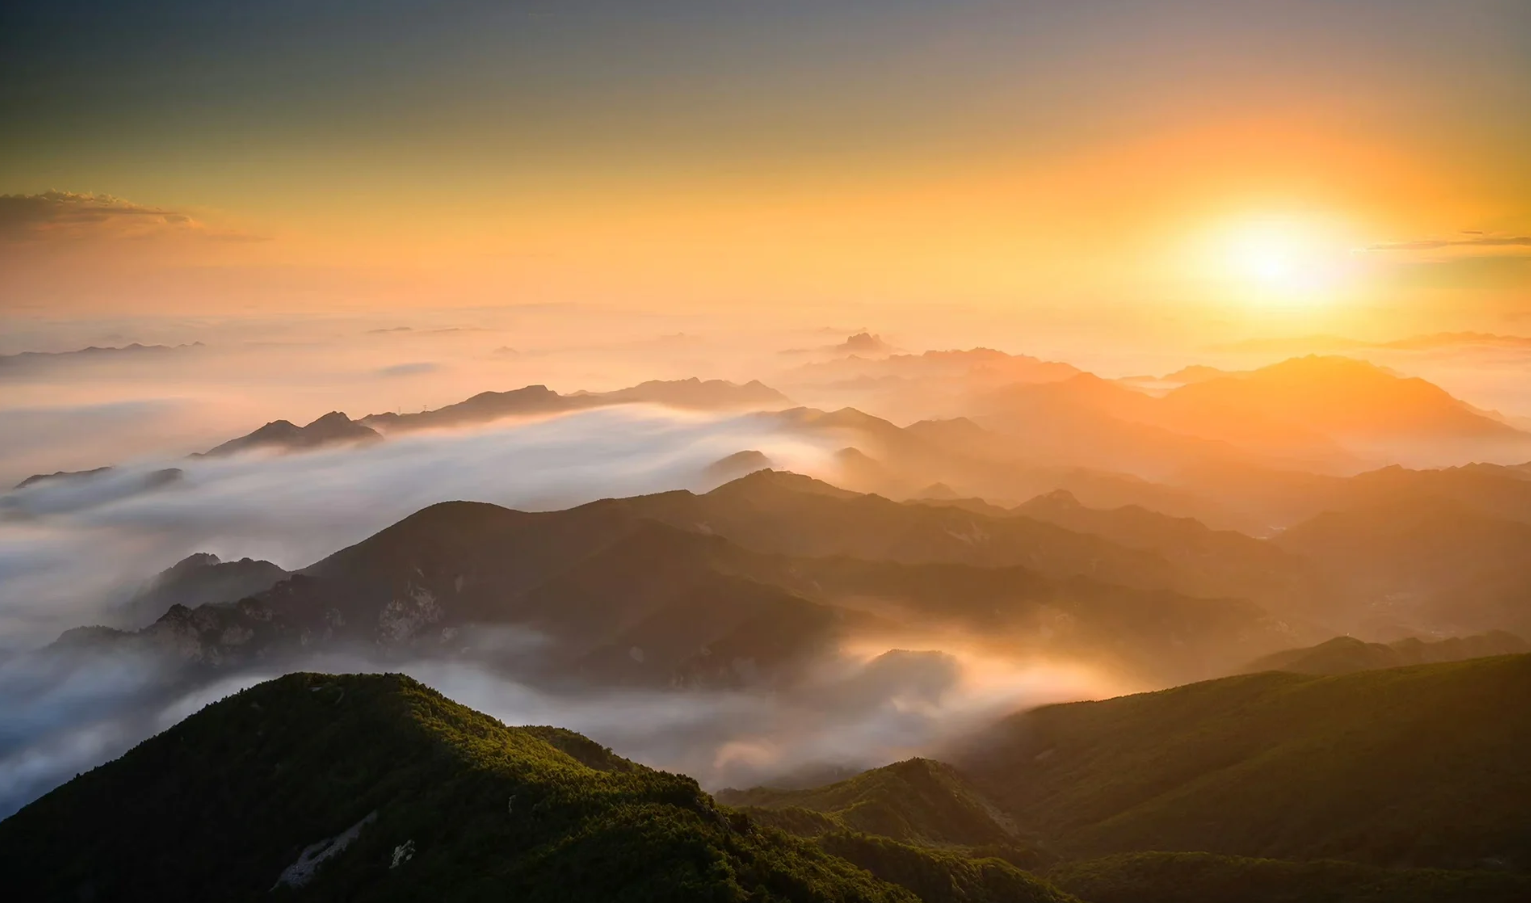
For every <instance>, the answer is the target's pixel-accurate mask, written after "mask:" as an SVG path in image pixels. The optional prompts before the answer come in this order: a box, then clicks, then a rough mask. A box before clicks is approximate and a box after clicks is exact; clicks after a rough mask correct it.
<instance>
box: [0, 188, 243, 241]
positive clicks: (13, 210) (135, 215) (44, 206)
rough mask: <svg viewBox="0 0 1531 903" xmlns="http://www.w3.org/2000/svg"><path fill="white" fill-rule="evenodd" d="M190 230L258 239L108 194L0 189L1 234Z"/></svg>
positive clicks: (29, 236)
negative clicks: (29, 191) (17, 192)
mask: <svg viewBox="0 0 1531 903" xmlns="http://www.w3.org/2000/svg"><path fill="white" fill-rule="evenodd" d="M158 235H192V236H197V237H200V238H209V239H215V240H219V241H257V240H260V239H259V238H258V237H257V236H253V235H249V234H246V233H243V232H236V231H231V230H223V229H212V228H209V227H208V226H207V225H206V224H204V223H202V222H200V221H199V220H197V219H195V218H193V217H192V216H191V215H190V214H187V213H184V212H182V211H179V210H170V209H166V208H163V207H150V206H146V205H144V204H137V203H134V202H132V201H129V200H126V199H125V198H119V197H116V196H114V195H110V194H90V193H85V194H80V193H76V192H72V191H57V190H50V191H44V192H42V193H41V194H3V195H0V240H4V241H13V242H16V241H44V240H50V239H81V238H96V237H106V238H148V237H153V236H158Z"/></svg>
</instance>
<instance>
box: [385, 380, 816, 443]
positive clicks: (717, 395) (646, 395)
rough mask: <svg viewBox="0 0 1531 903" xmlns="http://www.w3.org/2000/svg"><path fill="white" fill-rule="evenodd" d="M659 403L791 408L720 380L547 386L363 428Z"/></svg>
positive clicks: (486, 395)
mask: <svg viewBox="0 0 1531 903" xmlns="http://www.w3.org/2000/svg"><path fill="white" fill-rule="evenodd" d="M639 403H643V404H661V405H668V406H670V407H678V408H699V409H703V410H726V409H731V408H738V409H751V408H769V407H777V406H785V405H789V404H791V402H790V400H788V398H787V397H786V396H785V395H782V394H781V393H780V392H778V391H776V390H775V389H772V388H771V387H770V386H767V385H765V384H763V383H761V382H759V381H758V380H751V381H750V382H747V383H744V384H742V385H741V384H738V383H731V382H728V381H726V380H721V379H710V380H700V379H697V378H696V377H692V378H690V379H678V380H650V381H649V382H645V383H640V384H638V385H636V386H631V387H629V388H626V389H618V390H616V391H613V392H575V393H573V394H571V395H560V394H558V393H557V392H554V391H553V390H551V389H549V388H548V387H547V386H541V385H537V386H526V387H525V388H522V389H515V390H512V391H509V392H480V393H479V394H477V395H475V396H473V397H472V398H469V399H468V400H466V401H461V402H458V403H457V404H452V405H447V406H446V407H444V408H437V409H435V410H433V411H422V412H420V413H418V414H394V413H387V414H369V415H367V416H366V417H363V418H361V420H360V421H358V422H360V423H363V424H366V425H367V426H371V427H376V428H378V429H381V430H383V431H384V432H396V431H402V430H410V429H426V428H435V427H450V426H462V425H464V424H470V423H485V422H488V421H491V420H497V419H499V418H502V417H518V416H535V415H543V414H556V413H562V412H565V411H578V410H585V409H587V408H595V407H604V406H607V405H615V404H639Z"/></svg>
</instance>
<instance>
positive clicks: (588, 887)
mask: <svg viewBox="0 0 1531 903" xmlns="http://www.w3.org/2000/svg"><path fill="white" fill-rule="evenodd" d="M560 747H561V748H560ZM564 750H567V751H568V752H565V751H564ZM576 756H578V757H579V759H583V760H584V761H585V762H593V763H594V764H595V765H596V766H597V767H598V768H601V769H602V770H597V768H592V767H589V765H587V764H582V762H581V761H579V760H577V759H576ZM373 813H375V816H373V815H372V814H373ZM369 816H370V817H371V820H370V821H369V820H368V819H369ZM357 825H360V826H361V827H360V831H359V834H358V835H357V836H356V838H355V840H354V842H353V843H351V844H350V846H349V847H347V848H346V849H345V850H344V851H343V852H342V853H339V854H337V855H335V856H334V857H333V858H331V859H329V860H328V861H326V862H324V863H323V864H322V865H321V866H319V867H318V869H317V871H316V872H315V874H314V876H313V878H312V880H311V882H309V883H307V884H306V885H304V886H302V887H301V888H300V889H297V890H293V889H289V888H287V887H285V886H284V887H281V888H278V889H276V891H275V892H272V891H273V886H274V885H275V884H276V882H277V879H278V877H279V876H280V875H282V874H283V871H284V869H286V868H287V867H288V866H290V865H292V864H293V863H295V862H297V861H298V860H299V857H300V855H301V854H303V852H304V850H305V848H306V847H309V846H310V845H312V844H315V843H318V842H325V841H328V840H329V839H331V838H334V837H336V836H338V835H341V834H342V833H343V832H345V831H346V830H347V829H348V828H351V827H353V826H357ZM0 850H3V851H4V861H5V863H6V864H7V866H8V867H7V868H6V895H7V897H8V898H9V899H16V900H27V901H47V900H71V901H72V900H80V899H95V900H249V899H256V898H262V899H293V900H330V899H345V900H425V899H430V900H453V901H458V900H489V899H494V900H504V899H516V900H521V901H537V900H547V901H555V900H556V901H568V900H601V901H608V900H613V901H621V900H688V901H689V900H716V901H741V903H742V901H766V900H792V901H905V903H907V901H912V900H913V897H911V896H910V895H909V893H908V892H907V891H904V890H902V889H900V888H897V887H894V886H892V885H889V884H886V883H884V882H881V881H878V880H876V879H875V878H872V877H871V876H870V875H868V874H866V873H865V872H862V871H859V870H857V869H855V868H853V867H852V866H850V865H848V864H847V863H845V862H844V861H842V860H840V859H837V858H835V857H832V856H829V855H827V854H825V853H823V852H822V851H820V850H819V849H817V848H816V847H814V846H812V845H811V844H809V843H808V842H806V841H802V840H798V839H795V838H791V837H788V836H787V835H784V834H781V833H780V832H776V831H770V830H765V831H762V830H759V829H757V828H755V827H754V826H753V825H751V823H750V822H749V820H748V818H746V817H744V816H741V815H738V814H732V815H730V814H729V813H727V812H726V811H725V810H722V809H719V808H718V807H716V806H715V805H714V804H713V802H712V800H711V799H710V798H708V796H707V795H706V794H704V793H703V792H702V791H701V790H700V788H698V787H697V785H696V783H695V782H694V781H692V780H691V779H689V778H686V777H683V776H680V775H671V774H666V773H663V772H657V771H653V770H650V769H647V768H641V767H638V766H633V765H631V763H625V764H624V763H622V762H621V760H619V759H617V758H616V757H615V756H613V755H611V754H610V753H609V751H606V750H603V749H601V748H600V747H599V746H597V745H595V744H590V743H589V742H588V741H584V740H583V738H579V737H578V735H573V734H570V733H569V732H566V731H557V730H554V729H529V730H524V729H514V728H507V727H505V726H504V725H502V724H500V723H499V722H497V721H495V720H494V719H492V718H489V717H487V716H484V715H481V714H479V713H477V712H474V711H472V710H470V709H467V708H464V707H463V706H460V705H457V704H455V703H453V702H451V701H449V700H447V699H445V698H443V697H441V696H440V695H439V694H437V693H435V692H433V691H431V690H429V689H427V688H426V687H423V686H421V685H420V684H418V683H415V682H414V681H412V680H410V679H408V678H406V677H402V676H397V675H387V676H343V677H333V676H326V675H317V674H294V675H289V676H287V677H283V678H280V679H278V680H274V681H270V682H268V683H265V684H262V685H260V686H257V687H254V688H252V689H250V690H246V691H244V692H242V693H239V694H236V695H234V696H231V697H229V698H228V699H225V700H223V701H222V702H219V703H216V704H214V705H212V706H209V707H208V708H206V709H204V710H203V711H202V712H200V713H199V714H197V715H194V716H192V717H191V718H188V719H186V720H185V721H183V722H182V723H180V724H179V725H177V726H175V727H173V728H171V729H170V730H168V731H166V732H164V733H162V734H160V735H159V736H157V737H155V738H153V739H151V740H149V741H146V742H145V743H143V744H140V745H139V746H138V747H136V748H135V749H133V750H132V751H131V752H129V753H128V754H127V755H125V756H123V757H122V758H121V759H118V760H117V761H115V762H111V763H108V764H107V765H103V766H101V767H100V768H97V769H94V770H93V771H91V772H89V773H87V774H84V775H81V776H79V777H77V778H76V779H75V780H73V781H71V782H69V783H68V784H66V785H64V786H63V787H60V788H58V789H57V790H55V791H53V792H52V793H50V794H48V795H47V796H45V797H43V798H42V799H40V800H38V801H36V802H35V803H33V804H32V805H30V806H28V807H26V808H25V809H22V810H21V811H20V812H18V813H17V814H16V815H14V816H12V817H11V818H9V819H7V820H6V821H4V822H0Z"/></svg>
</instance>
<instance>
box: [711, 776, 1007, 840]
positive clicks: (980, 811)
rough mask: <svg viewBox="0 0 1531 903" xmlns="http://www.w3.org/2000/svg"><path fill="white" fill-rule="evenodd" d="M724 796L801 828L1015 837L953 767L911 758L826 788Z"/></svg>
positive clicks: (903, 835)
mask: <svg viewBox="0 0 1531 903" xmlns="http://www.w3.org/2000/svg"><path fill="white" fill-rule="evenodd" d="M718 801H719V802H724V803H727V804H729V805H731V806H738V807H741V808H744V809H746V811H749V812H751V813H752V814H754V815H755V816H756V818H757V819H758V820H760V821H764V822H766V823H769V824H779V825H780V826H781V827H783V828H785V829H787V830H795V831H796V832H797V833H826V832H830V831H834V830H851V831H858V832H861V833H865V834H876V835H879V836H882V837H889V838H892V839H894V840H900V841H909V842H915V843H926V844H940V845H960V846H983V845H986V844H1005V843H1009V842H1012V841H1014V839H1015V832H1014V828H1013V826H1011V825H1009V819H1007V818H1006V817H1005V816H1004V815H1002V814H1000V813H999V812H998V811H997V810H996V809H994V808H993V807H992V806H991V805H989V804H988V803H987V802H986V801H985V800H984V799H983V798H982V797H981V796H979V794H978V793H977V791H975V790H974V789H973V788H972V787H971V786H969V785H968V783H967V781H965V780H964V779H963V778H962V777H961V776H960V775H958V774H957V772H956V770H955V769H954V768H952V767H951V766H950V765H946V764H944V763H942V762H936V761H933V760H931V759H907V760H905V761H903V762H895V763H894V764H892V765H888V766H885V767H883V768H874V769H872V770H871V771H867V772H864V773H862V774H859V775H856V776H855V777H853V778H850V779H849V780H845V781H839V782H837V783H834V784H829V785H827V786H824V787H814V788H811V789H807V790H778V789H774V788H770V787H756V788H754V789H751V790H725V791H723V792H721V793H719V794H718Z"/></svg>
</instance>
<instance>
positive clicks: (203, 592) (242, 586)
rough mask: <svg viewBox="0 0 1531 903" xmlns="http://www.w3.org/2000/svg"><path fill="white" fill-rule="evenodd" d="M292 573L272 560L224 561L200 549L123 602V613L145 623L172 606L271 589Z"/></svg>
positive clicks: (228, 599) (136, 623) (235, 597)
mask: <svg viewBox="0 0 1531 903" xmlns="http://www.w3.org/2000/svg"><path fill="white" fill-rule="evenodd" d="M288 576H290V575H289V574H288V573H287V572H286V571H284V570H282V569H281V568H279V567H277V566H276V565H274V564H272V563H271V562H269V561H257V560H255V559H252V558H241V559H240V560H238V561H222V560H220V559H219V558H218V556H217V555H214V554H212V553H211V552H198V553H196V554H194V555H189V556H187V557H186V558H183V559H181V560H180V561H178V562H176V563H175V564H174V565H172V566H171V567H169V568H166V569H165V570H163V571H160V572H159V573H158V574H156V575H155V576H154V578H153V579H151V580H150V581H149V583H148V584H147V585H146V586H144V587H143V588H142V589H140V590H139V591H138V592H136V593H134V594H133V597H132V598H131V599H129V600H128V601H127V602H126V603H125V604H124V605H123V615H124V616H125V618H126V619H127V621H128V622H129V623H131V624H133V626H135V627H136V626H142V625H144V624H149V623H152V622H153V621H154V620H155V619H157V618H159V616H160V615H162V614H164V613H165V611H166V610H168V609H169V608H171V607H172V606H176V605H181V606H184V607H186V608H196V607H198V606H201V605H208V604H211V603H216V602H233V601H235V600H238V599H243V598H245V597H247V596H253V595H255V594H256V593H259V592H262V591H264V590H267V589H270V588H271V587H273V586H275V585H276V584H277V583H279V582H281V581H282V580H285V579H286V578H287V577H288Z"/></svg>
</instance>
